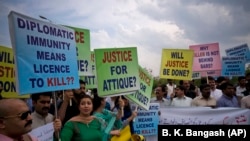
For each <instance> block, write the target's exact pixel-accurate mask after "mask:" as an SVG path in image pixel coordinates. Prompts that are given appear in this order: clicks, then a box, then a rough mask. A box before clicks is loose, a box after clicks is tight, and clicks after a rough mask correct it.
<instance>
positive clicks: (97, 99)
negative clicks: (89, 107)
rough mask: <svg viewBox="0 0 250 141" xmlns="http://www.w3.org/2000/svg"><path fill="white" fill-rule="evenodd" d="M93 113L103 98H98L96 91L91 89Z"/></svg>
mask: <svg viewBox="0 0 250 141" xmlns="http://www.w3.org/2000/svg"><path fill="white" fill-rule="evenodd" d="M93 96H94V97H93V111H96V110H97V109H98V108H99V107H100V106H101V104H102V100H103V99H104V98H103V97H99V96H98V92H97V89H96V88H95V89H93Z"/></svg>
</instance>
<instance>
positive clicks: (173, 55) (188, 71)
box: [160, 49, 194, 80]
mask: <svg viewBox="0 0 250 141" xmlns="http://www.w3.org/2000/svg"><path fill="white" fill-rule="evenodd" d="M193 54H194V51H193V50H190V49H163V50H162V59H161V70H160V78H166V79H177V80H191V79H192V67H193Z"/></svg>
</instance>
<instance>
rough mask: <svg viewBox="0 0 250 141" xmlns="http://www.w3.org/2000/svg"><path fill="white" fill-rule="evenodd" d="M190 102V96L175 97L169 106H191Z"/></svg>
mask: <svg viewBox="0 0 250 141" xmlns="http://www.w3.org/2000/svg"><path fill="white" fill-rule="evenodd" d="M191 102H192V98H190V97H186V96H184V97H181V98H179V97H175V98H173V100H172V103H171V106H174V107H189V106H190V107H191Z"/></svg>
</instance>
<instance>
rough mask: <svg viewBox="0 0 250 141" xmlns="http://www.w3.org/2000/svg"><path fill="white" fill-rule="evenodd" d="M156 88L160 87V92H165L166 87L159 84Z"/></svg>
mask: <svg viewBox="0 0 250 141" xmlns="http://www.w3.org/2000/svg"><path fill="white" fill-rule="evenodd" d="M157 87H161V91H162V92H166V87H167V86H166V85H164V84H160V85H158V86H157Z"/></svg>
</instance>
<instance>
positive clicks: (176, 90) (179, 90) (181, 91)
mask: <svg viewBox="0 0 250 141" xmlns="http://www.w3.org/2000/svg"><path fill="white" fill-rule="evenodd" d="M175 94H176V96H177V97H182V96H184V91H183V90H181V89H180V88H178V87H177V88H175Z"/></svg>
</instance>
